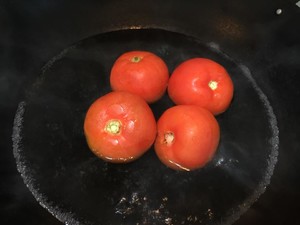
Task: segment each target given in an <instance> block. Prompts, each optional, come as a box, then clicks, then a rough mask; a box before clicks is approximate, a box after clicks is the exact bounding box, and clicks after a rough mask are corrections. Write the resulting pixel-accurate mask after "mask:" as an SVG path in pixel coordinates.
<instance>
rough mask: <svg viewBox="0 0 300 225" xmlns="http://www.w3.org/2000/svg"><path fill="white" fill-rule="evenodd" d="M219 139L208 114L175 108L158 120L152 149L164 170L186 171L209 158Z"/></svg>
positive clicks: (196, 108) (191, 107)
mask: <svg viewBox="0 0 300 225" xmlns="http://www.w3.org/2000/svg"><path fill="white" fill-rule="evenodd" d="M219 139H220V128H219V125H218V122H217V120H216V119H215V117H214V115H213V114H212V113H211V112H209V111H208V110H206V109H204V108H202V107H199V106H195V105H178V106H174V107H171V108H169V109H167V110H166V111H165V112H164V113H163V114H162V116H161V117H160V118H159V120H158V123H157V138H156V141H155V144H154V148H155V151H156V154H157V156H158V157H159V159H160V160H161V161H162V162H163V163H164V164H165V165H167V166H168V167H170V168H172V169H175V170H186V171H190V170H194V169H197V168H201V167H203V166H205V165H206V164H207V163H208V162H209V161H210V160H211V159H212V158H213V156H214V154H215V152H216V149H217V147H218V144H219Z"/></svg>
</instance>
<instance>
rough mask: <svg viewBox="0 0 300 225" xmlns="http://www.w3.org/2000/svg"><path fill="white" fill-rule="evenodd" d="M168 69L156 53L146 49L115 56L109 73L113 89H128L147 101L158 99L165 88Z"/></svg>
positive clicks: (151, 101)
mask: <svg viewBox="0 0 300 225" xmlns="http://www.w3.org/2000/svg"><path fill="white" fill-rule="evenodd" d="M168 80H169V70H168V67H167V65H166V63H165V62H164V61H163V60H162V59H161V58H160V57H159V56H157V55H155V54H153V53H151V52H147V51H130V52H126V53H124V54H122V55H121V56H119V57H118V58H117V60H116V61H115V63H114V64H113V66H112V69H111V73H110V85H111V88H112V90H114V91H128V92H131V93H133V94H137V95H139V96H141V97H142V98H144V99H145V100H146V101H147V102H148V103H153V102H155V101H157V100H158V99H160V98H161V97H162V96H163V94H164V93H165V91H166V89H167V84H168Z"/></svg>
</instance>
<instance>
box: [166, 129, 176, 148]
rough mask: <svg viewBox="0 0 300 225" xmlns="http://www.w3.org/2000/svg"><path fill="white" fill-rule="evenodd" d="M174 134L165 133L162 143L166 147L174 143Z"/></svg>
mask: <svg viewBox="0 0 300 225" xmlns="http://www.w3.org/2000/svg"><path fill="white" fill-rule="evenodd" d="M174 139H175V137H174V133H173V132H171V131H169V132H166V133H165V135H164V143H166V144H167V145H171V144H172V143H173V142H174Z"/></svg>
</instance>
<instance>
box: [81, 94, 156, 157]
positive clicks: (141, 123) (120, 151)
mask: <svg viewBox="0 0 300 225" xmlns="http://www.w3.org/2000/svg"><path fill="white" fill-rule="evenodd" d="M112 121H113V122H112ZM115 122H116V123H117V124H118V125H120V127H119V128H120V129H119V131H118V132H117V133H112V132H114V131H115V132H116V131H117V130H116V126H115V125H116V124H115ZM84 133H85V136H86V139H87V143H88V145H89V148H90V149H91V151H92V152H93V153H94V154H95V155H96V156H98V157H99V158H101V159H103V160H106V161H110V162H114V163H124V162H130V161H133V160H135V159H137V158H138V157H140V156H141V155H142V154H144V153H145V152H146V151H147V150H148V149H149V148H150V147H151V145H152V144H153V143H154V140H155V137H156V121H155V118H154V115H153V113H152V111H151V109H150V107H149V106H148V104H147V103H146V101H145V100H144V99H142V98H141V97H139V96H137V95H134V94H131V93H128V92H121V91H120V92H110V93H108V94H106V95H104V96H102V97H100V98H98V99H97V100H96V101H95V102H94V103H93V104H92V105H91V106H90V108H89V109H88V111H87V114H86V117H85V121H84Z"/></svg>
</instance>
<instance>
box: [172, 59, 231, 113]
mask: <svg viewBox="0 0 300 225" xmlns="http://www.w3.org/2000/svg"><path fill="white" fill-rule="evenodd" d="M233 89H234V88H233V83H232V80H231V78H230V76H229V74H228V73H227V71H226V70H225V68H224V67H223V66H221V65H220V64H218V63H216V62H214V61H212V60H210V59H206V58H193V59H189V60H187V61H185V62H183V63H181V64H180V65H179V66H178V67H177V68H175V70H174V72H173V73H172V75H171V77H170V79H169V86H168V94H169V96H170V98H171V99H172V100H173V101H174V102H175V103H176V104H177V105H199V106H202V107H204V108H206V109H208V110H209V111H211V112H212V113H213V114H214V115H218V114H220V113H222V112H224V111H225V110H226V109H227V108H228V107H229V105H230V102H231V100H232V97H233Z"/></svg>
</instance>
